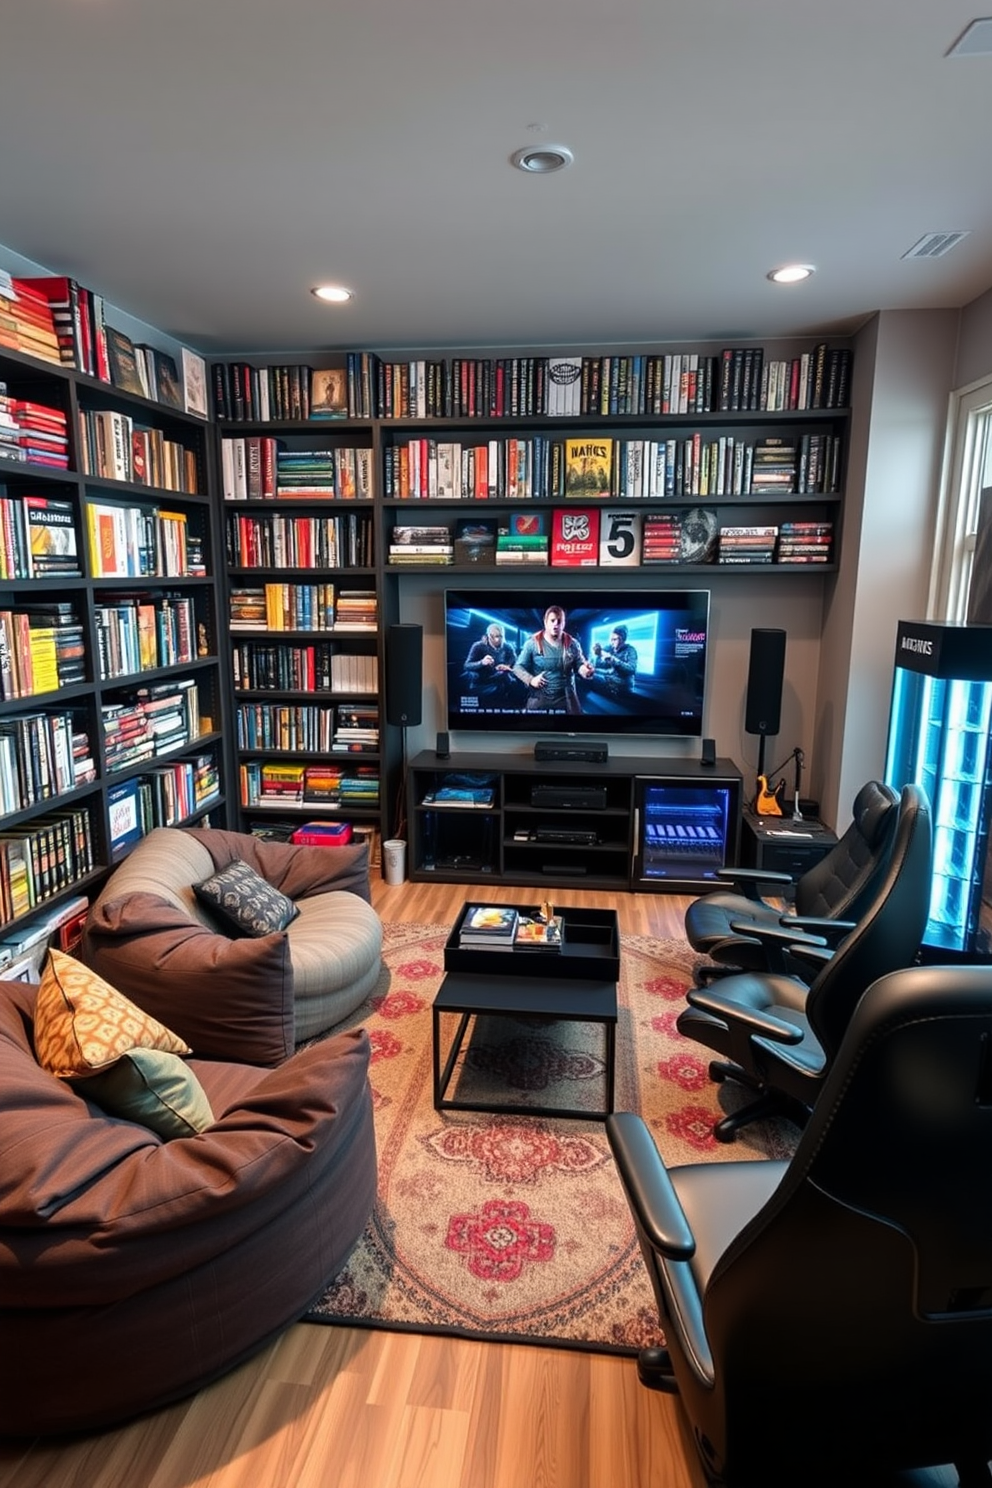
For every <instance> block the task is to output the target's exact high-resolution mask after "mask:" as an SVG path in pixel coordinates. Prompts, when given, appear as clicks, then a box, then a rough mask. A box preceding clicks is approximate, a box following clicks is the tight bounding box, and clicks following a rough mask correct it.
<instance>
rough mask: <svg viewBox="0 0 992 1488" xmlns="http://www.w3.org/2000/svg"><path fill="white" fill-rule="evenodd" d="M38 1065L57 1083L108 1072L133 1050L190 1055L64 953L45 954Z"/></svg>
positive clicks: (36, 1036)
mask: <svg viewBox="0 0 992 1488" xmlns="http://www.w3.org/2000/svg"><path fill="white" fill-rule="evenodd" d="M34 1049H35V1055H36V1057H37V1060H38V1063H39V1064H40V1065H41V1066H42V1067H43V1068H44V1069H47V1070H49V1071H50V1072H51V1073H52V1074H53V1075H58V1077H59V1078H60V1079H62V1080H67V1079H73V1078H78V1077H79V1076H82V1075H92V1074H94V1073H95V1072H96V1071H97V1070H103V1069H107V1068H109V1066H110V1065H113V1064H116V1063H117V1061H118V1059H120V1058H122V1056H123V1055H125V1054H127V1053H129V1052H130V1051H131V1050H132V1049H162V1050H164V1051H165V1053H167V1054H190V1053H191V1052H192V1050H191V1049H190V1047H189V1045H188V1044H186V1043H184V1042H183V1040H182V1039H181V1038H177V1036H176V1035H175V1034H174V1033H172V1032H171V1031H170V1030H169V1029H168V1028H166V1027H165V1025H164V1023H160V1022H159V1021H158V1019H157V1018H152V1017H151V1016H150V1015H149V1014H148V1013H144V1012H142V1010H141V1009H140V1008H139V1007H135V1005H134V1003H133V1002H131V1001H130V1000H129V999H128V998H126V997H125V996H124V994H123V993H122V992H118V991H117V989H116V988H115V987H112V986H111V985H110V983H109V982H105V981H104V980H103V978H102V977H99V976H97V974H96V972H95V971H91V970H90V968H89V967H88V966H84V965H83V964H82V962H81V961H76V960H75V959H74V957H72V956H67V955H66V954H65V952H64V951H49V953H48V959H47V961H46V962H45V967H44V970H43V972H42V975H41V984H40V986H39V988H38V999H37V1003H36V1005H35V1015H34Z"/></svg>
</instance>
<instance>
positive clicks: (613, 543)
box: [599, 510, 641, 568]
mask: <svg viewBox="0 0 992 1488" xmlns="http://www.w3.org/2000/svg"><path fill="white" fill-rule="evenodd" d="M640 561H641V513H640V512H632V511H605V510H604V511H603V512H601V513H600V527H599V562H600V565H601V566H602V567H604V568H637V567H638V565H639V564H640Z"/></svg>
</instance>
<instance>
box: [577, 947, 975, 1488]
mask: <svg viewBox="0 0 992 1488" xmlns="http://www.w3.org/2000/svg"><path fill="white" fill-rule="evenodd" d="M606 1128H607V1134H608V1137H609V1141H610V1146H611V1147H612V1149H613V1153H614V1156H615V1158H616V1161H617V1166H618V1168H619V1172H620V1177H621V1180H622V1183H623V1186H624V1189H625V1191H626V1195H627V1199H628V1202H629V1204H630V1208H631V1211H632V1213H633V1217H634V1221H635V1224H636V1228H637V1233H638V1237H639V1239H640V1244H641V1250H642V1252H643V1255H644V1260H645V1263H646V1265H647V1268H648V1271H649V1273H650V1276H651V1281H652V1284H653V1287H654V1292H655V1295H656V1297H657V1302H658V1308H659V1312H660V1315H661V1324H662V1328H663V1330H664V1333H665V1339H666V1342H667V1349H665V1350H659V1349H649V1350H646V1351H645V1352H644V1353H643V1354H642V1355H641V1359H640V1361H639V1364H640V1375H641V1379H642V1381H643V1382H644V1383H645V1384H649V1385H651V1386H652V1387H654V1388H656V1389H663V1390H670V1391H673V1392H674V1391H677V1393H678V1394H679V1396H680V1397H681V1400H682V1405H683V1407H684V1409H685V1412H686V1415H687V1416H688V1419H689V1424H690V1427H691V1431H692V1436H693V1438H694V1441H695V1443H696V1447H697V1449H698V1451H699V1453H700V1456H701V1458H702V1461H703V1464H704V1467H705V1469H706V1471H707V1473H708V1474H709V1475H710V1477H711V1480H712V1481H714V1482H719V1483H721V1484H727V1485H732V1488H735V1485H742V1488H743V1485H749V1488H770V1485H785V1484H787V1485H789V1488H798V1485H802V1488H808V1485H811V1484H822V1483H830V1484H831V1485H838V1484H844V1485H848V1484H850V1483H852V1482H855V1481H856V1482H858V1483H862V1482H864V1481H870V1482H871V1483H872V1484H878V1483H880V1482H881V1481H882V1478H881V1477H880V1474H881V1473H883V1472H885V1473H896V1472H904V1471H910V1470H913V1469H923V1468H927V1467H932V1466H935V1465H936V1464H948V1463H954V1464H956V1465H957V1468H958V1474H959V1481H960V1483H961V1484H962V1485H972V1484H975V1485H977V1484H986V1485H988V1484H990V1483H992V1474H990V1473H989V1470H988V1466H987V1463H988V1459H989V1458H990V1457H992V1183H990V1182H989V1174H990V1173H992V968H989V967H987V966H983V967H975V966H972V967H954V968H949V967H930V966H927V967H913V968H911V969H909V970H905V971H898V972H894V973H891V974H890V975H888V976H886V977H883V978H882V979H881V980H880V981H878V982H876V983H875V984H874V985H873V986H872V987H871V988H870V989H869V991H868V992H867V993H866V994H865V996H864V997H863V998H862V1000H861V1002H860V1004H859V1005H858V1008H857V1009H856V1011H855V1013H854V1016H853V1018H852V1019H851V1022H850V1024H849V1026H848V1029H847V1032H846V1034H845V1036H844V1039H843V1041H842V1043H841V1046H840V1048H839V1050H838V1051H837V1055H836V1058H835V1059H834V1062H833V1065H832V1067H831V1070H830V1073H829V1075H828V1076H827V1079H826V1081H825V1083H824V1086H823V1091H822V1094H821V1097H820V1099H819V1100H818V1101H817V1104H816V1107H815V1109H814V1111H813V1114H812V1116H811V1118H810V1121H809V1124H808V1126H807V1127H806V1129H805V1131H804V1132H803V1134H802V1136H801V1138H800V1141H799V1144H798V1147H797V1150H796V1153H795V1156H794V1157H793V1158H792V1159H791V1161H789V1162H755V1161H745V1162H721V1163H706V1164H697V1165H692V1166H686V1167H677V1168H673V1169H672V1170H671V1171H668V1170H666V1168H665V1167H664V1165H663V1163H662V1161H661V1158H660V1157H659V1155H658V1152H657V1149H656V1147H655V1145H654V1142H653V1140H652V1138H651V1135H650V1133H649V1131H648V1129H647V1127H646V1125H645V1124H644V1122H643V1121H642V1120H641V1118H640V1117H639V1116H634V1115H632V1114H630V1113H628V1112H624V1113H619V1114H616V1115H613V1116H610V1117H609V1118H608V1119H607V1123H606ZM862 1474H864V1476H862ZM926 1476H927V1479H928V1480H930V1475H929V1474H927V1475H926ZM949 1480H950V1477H949V1471H946V1470H945V1473H942V1474H941V1475H940V1481H941V1482H942V1483H946V1482H948V1481H949ZM884 1481H886V1482H888V1481H889V1478H888V1477H886V1478H885V1479H884ZM900 1481H903V1480H902V1479H901V1478H900ZM912 1481H914V1482H915V1481H917V1478H916V1476H915V1474H914V1476H913V1478H912Z"/></svg>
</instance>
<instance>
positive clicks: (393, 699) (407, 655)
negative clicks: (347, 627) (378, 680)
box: [386, 624, 424, 728]
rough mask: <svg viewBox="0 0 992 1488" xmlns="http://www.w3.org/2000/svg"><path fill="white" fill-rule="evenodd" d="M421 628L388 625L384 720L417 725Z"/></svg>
mask: <svg viewBox="0 0 992 1488" xmlns="http://www.w3.org/2000/svg"><path fill="white" fill-rule="evenodd" d="M423 693H424V627H423V626H422V625H405V624H404V625H390V626H389V627H388V629H387V631H386V722H387V723H391V724H394V725H395V726H396V727H397V728H409V727H411V725H412V726H415V725H416V724H418V723H419V722H420V720H421V717H422V713H423Z"/></svg>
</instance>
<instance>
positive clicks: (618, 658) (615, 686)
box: [589, 625, 637, 698]
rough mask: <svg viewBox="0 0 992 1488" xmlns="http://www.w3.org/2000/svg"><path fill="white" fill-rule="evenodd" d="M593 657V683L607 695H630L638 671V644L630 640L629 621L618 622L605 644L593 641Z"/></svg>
mask: <svg viewBox="0 0 992 1488" xmlns="http://www.w3.org/2000/svg"><path fill="white" fill-rule="evenodd" d="M592 658H593V661H592V666H593V670H592V676H591V678H590V679H589V684H590V686H591V687H593V688H596V689H600V690H601V691H603V692H605V693H606V695H607V696H608V697H612V698H622V697H626V696H628V695H629V694H630V692H631V691H632V690H633V686H634V677H635V676H636V675H637V647H636V646H635V645H633V644H632V643H631V642H630V641H628V639H627V627H626V625H617V626H616V627H615V628H614V630H613V631H612V632H611V635H610V639H609V641H608V642H607V643H606V645H605V646H603V645H601V644H600V642H599V641H593V643H592Z"/></svg>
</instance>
